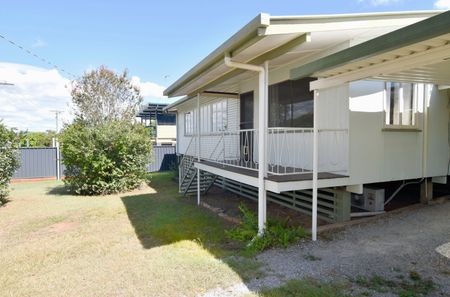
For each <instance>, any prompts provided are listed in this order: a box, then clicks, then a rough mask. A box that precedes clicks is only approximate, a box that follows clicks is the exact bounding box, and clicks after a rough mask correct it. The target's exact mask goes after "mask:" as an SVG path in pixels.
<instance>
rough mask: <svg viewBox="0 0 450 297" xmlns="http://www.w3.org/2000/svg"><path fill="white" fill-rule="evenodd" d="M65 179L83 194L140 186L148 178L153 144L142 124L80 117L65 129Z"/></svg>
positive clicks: (74, 189) (62, 150)
mask: <svg viewBox="0 0 450 297" xmlns="http://www.w3.org/2000/svg"><path fill="white" fill-rule="evenodd" d="M61 140H62V146H61V153H62V155H63V162H64V164H65V165H66V170H65V179H64V182H65V184H66V186H68V187H69V189H70V190H72V191H73V192H75V193H77V194H81V195H105V194H111V193H119V192H125V191H129V190H132V189H135V188H137V187H139V186H140V185H141V184H142V182H143V181H144V180H145V179H146V177H147V173H146V167H147V165H148V164H149V161H150V159H151V152H152V144H151V139H150V137H149V135H148V132H147V131H146V130H145V128H144V126H143V125H141V124H133V123H131V122H129V121H108V122H104V123H101V124H98V125H95V126H94V125H89V124H88V123H86V122H85V121H83V120H76V121H75V122H74V123H73V124H71V125H68V126H66V127H65V128H64V130H63V132H62V137H61Z"/></svg>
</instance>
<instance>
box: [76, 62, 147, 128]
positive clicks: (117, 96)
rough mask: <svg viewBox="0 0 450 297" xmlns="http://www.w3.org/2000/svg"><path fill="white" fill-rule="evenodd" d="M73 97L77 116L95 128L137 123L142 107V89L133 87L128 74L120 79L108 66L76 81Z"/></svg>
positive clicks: (101, 67)
mask: <svg viewBox="0 0 450 297" xmlns="http://www.w3.org/2000/svg"><path fill="white" fill-rule="evenodd" d="M71 94H72V101H73V103H74V105H75V106H76V107H77V109H76V116H77V117H78V118H80V119H83V120H85V121H86V122H87V123H92V124H100V123H103V122H105V121H111V120H133V119H134V118H135V116H136V112H137V110H138V108H139V106H140V104H141V103H142V96H141V95H140V91H139V88H138V87H137V86H134V85H133V84H132V83H131V80H130V79H129V77H128V72H127V71H126V70H125V71H123V72H122V74H120V75H118V74H116V73H114V71H112V70H109V69H107V68H106V67H105V66H100V67H99V68H98V69H97V70H92V71H91V72H88V73H86V74H85V75H84V76H83V77H82V78H81V79H80V80H78V81H76V82H75V83H74V84H73V88H72V92H71Z"/></svg>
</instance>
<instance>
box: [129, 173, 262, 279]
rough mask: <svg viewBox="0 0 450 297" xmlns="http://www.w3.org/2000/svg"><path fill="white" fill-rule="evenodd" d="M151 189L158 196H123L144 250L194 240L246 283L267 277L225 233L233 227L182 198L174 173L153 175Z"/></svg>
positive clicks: (131, 221)
mask: <svg viewBox="0 0 450 297" xmlns="http://www.w3.org/2000/svg"><path fill="white" fill-rule="evenodd" d="M150 186H151V188H152V189H154V190H155V191H156V193H149V194H140V195H133V196H123V197H121V200H122V202H123V204H124V206H125V208H126V212H127V215H128V218H129V220H130V223H131V225H132V226H133V228H134V230H135V233H136V236H137V238H138V239H139V241H140V242H141V245H142V247H143V248H145V249H151V248H154V247H158V246H162V245H169V244H172V243H176V242H179V241H183V240H191V241H195V242H197V243H198V244H200V245H201V246H202V247H203V248H205V249H206V250H207V251H208V252H209V253H210V254H212V255H213V256H214V257H215V258H217V259H220V260H222V261H223V262H224V263H226V264H227V265H228V267H230V268H231V269H232V270H233V271H234V272H236V273H237V274H238V275H239V276H240V277H241V279H242V280H243V281H244V282H247V281H248V280H250V279H254V278H260V277H263V276H264V272H263V271H262V265H261V264H260V263H259V262H257V261H256V259H255V258H247V257H244V256H243V254H242V253H241V251H242V250H243V245H242V243H238V242H236V241H233V240H231V239H229V238H227V236H226V233H225V232H226V230H227V229H230V228H232V227H233V225H232V224H231V223H229V222H227V221H225V220H223V219H221V218H220V217H218V216H217V215H216V214H214V213H212V212H211V211H209V210H207V209H205V208H203V207H198V206H197V205H196V203H195V199H193V198H187V197H183V196H181V195H180V194H179V193H178V184H177V183H176V182H174V181H173V179H172V174H170V173H158V174H155V175H153V177H152V179H151V182H150Z"/></svg>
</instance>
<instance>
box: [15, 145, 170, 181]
mask: <svg viewBox="0 0 450 297" xmlns="http://www.w3.org/2000/svg"><path fill="white" fill-rule="evenodd" d="M19 155H20V161H21V163H20V168H19V169H17V171H16V173H15V174H14V176H13V179H26V178H56V170H57V164H56V162H57V160H56V148H54V147H50V148H20V149H19ZM176 162H177V157H176V154H175V147H174V146H154V147H153V158H152V160H151V162H150V163H149V165H148V166H147V171H148V172H157V171H167V170H171V169H172V168H174V166H175V164H176ZM64 170H65V166H64V164H63V156H61V166H60V172H61V176H64Z"/></svg>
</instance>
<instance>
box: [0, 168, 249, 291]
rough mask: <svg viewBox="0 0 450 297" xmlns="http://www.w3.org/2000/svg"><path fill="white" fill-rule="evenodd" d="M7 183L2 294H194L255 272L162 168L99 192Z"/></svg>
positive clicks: (0, 241)
mask: <svg viewBox="0 0 450 297" xmlns="http://www.w3.org/2000/svg"><path fill="white" fill-rule="evenodd" d="M12 187H13V191H12V195H11V202H10V203H8V204H7V205H6V206H5V207H2V208H0V226H1V227H0V263H1V271H0V288H1V291H0V295H2V296H180V295H185V296H195V295H197V294H201V293H203V292H205V291H207V290H209V289H212V288H216V287H227V286H229V285H231V284H234V283H236V282H240V281H241V279H242V278H248V277H251V276H252V274H253V273H255V271H256V270H257V269H258V267H257V266H255V263H246V264H245V265H241V264H240V261H235V260H233V261H231V260H230V261H228V260H227V259H234V257H230V256H233V255H235V254H236V253H237V249H236V246H235V244H234V243H230V242H228V240H226V238H225V236H224V230H225V229H227V228H229V227H230V226H228V225H227V223H226V222H224V221H223V220H222V219H220V218H218V217H217V216H215V215H214V214H212V213H210V212H209V211H208V210H206V209H203V208H199V207H197V206H195V205H194V204H193V203H192V202H190V201H189V200H188V199H186V198H182V197H180V196H179V195H178V193H177V190H178V188H177V186H176V184H175V183H174V182H173V181H171V178H170V175H169V174H155V175H154V176H153V178H152V182H151V186H150V187H148V188H145V189H142V190H138V191H135V192H133V193H129V194H126V195H111V196H105V197H79V196H72V195H70V194H68V193H66V192H65V191H64V188H63V186H62V184H61V183H59V182H40V183H23V184H14V185H13V186H12ZM244 262H245V261H244ZM247 262H248V261H247ZM249 265H250V266H249ZM247 267H253V268H254V269H246V268H247Z"/></svg>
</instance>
